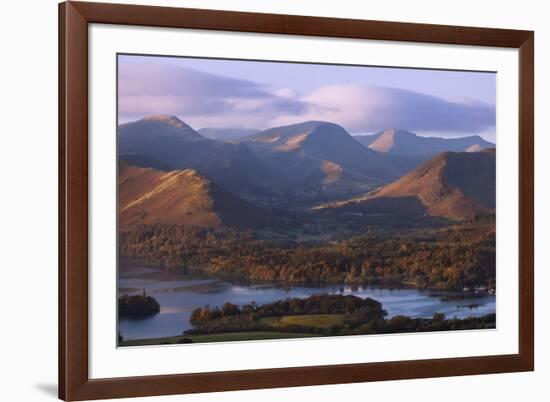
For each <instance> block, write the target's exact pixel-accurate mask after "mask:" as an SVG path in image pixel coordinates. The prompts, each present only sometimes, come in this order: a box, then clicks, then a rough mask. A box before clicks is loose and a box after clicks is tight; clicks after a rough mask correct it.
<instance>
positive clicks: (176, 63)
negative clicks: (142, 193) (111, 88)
mask: <svg viewBox="0 0 550 402" xmlns="http://www.w3.org/2000/svg"><path fill="white" fill-rule="evenodd" d="M495 104H496V74H495V73H492V72H472V71H448V70H447V71H444V70H425V69H405V68H391V67H369V66H343V65H327V64H306V63H286V62H266V61H245V60H224V59H199V58H184V57H159V56H138V55H119V56H118V113H119V123H124V122H128V121H135V120H139V119H141V118H143V117H145V116H149V115H156V114H167V115H175V116H177V117H179V118H180V119H181V120H183V121H185V122H186V123H187V124H189V125H190V126H191V127H193V128H195V129H200V128H205V127H215V128H254V129H267V128H271V127H276V126H282V125H288V124H294V123H299V122H303V121H308V120H322V121H330V122H333V123H336V124H339V125H341V126H343V127H344V128H345V129H346V130H348V132H350V133H352V134H369V133H375V132H378V131H381V130H385V129H388V128H395V129H405V130H409V131H413V132H415V133H417V134H419V135H424V136H437V137H448V138H450V137H461V136H466V135H481V136H482V137H483V138H485V139H487V140H489V141H493V142H494V141H495V124H496V108H495Z"/></svg>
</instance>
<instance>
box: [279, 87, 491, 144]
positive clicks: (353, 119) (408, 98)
mask: <svg viewBox="0 0 550 402" xmlns="http://www.w3.org/2000/svg"><path fill="white" fill-rule="evenodd" d="M302 100H303V101H304V102H307V103H308V104H313V105H317V106H318V108H317V109H316V110H311V111H310V112H309V113H307V114H305V115H303V116H300V118H301V119H302V120H304V119H305V120H328V121H333V122H337V123H339V124H341V125H342V126H344V127H345V128H346V129H348V130H350V131H353V132H373V131H378V130H383V129H386V128H403V129H407V130H412V131H422V132H426V133H429V132H440V133H456V134H457V135H460V134H461V133H462V134H463V133H480V132H486V131H490V129H491V127H494V126H495V108H494V106H491V105H488V104H486V103H483V102H479V101H475V100H471V99H453V100H447V99H442V98H438V97H435V96H431V95H426V94H422V93H418V92H413V91H407V90H403V89H397V88H388V87H375V86H355V85H334V86H326V87H323V88H320V89H318V90H317V91H314V92H312V93H311V94H308V95H306V96H305V97H303V98H302ZM275 120H276V121H275V123H281V124H289V123H294V122H295V116H280V117H279V118H277V119H275Z"/></svg>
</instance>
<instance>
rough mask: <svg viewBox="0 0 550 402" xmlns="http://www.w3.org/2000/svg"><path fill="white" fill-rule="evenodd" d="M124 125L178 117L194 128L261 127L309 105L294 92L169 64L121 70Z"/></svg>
mask: <svg viewBox="0 0 550 402" xmlns="http://www.w3.org/2000/svg"><path fill="white" fill-rule="evenodd" d="M118 87H119V99H118V102H119V103H118V107H119V113H120V116H121V119H122V120H131V119H138V118H141V117H143V116H146V115H152V114H173V115H178V116H180V117H181V118H182V119H184V120H186V121H187V122H188V123H190V124H191V125H193V126H194V127H197V128H198V127H205V126H208V127H227V126H228V125H231V126H241V127H245V126H248V127H261V126H263V125H264V124H265V122H266V118H267V119H269V117H273V116H281V115H285V116H293V115H297V114H300V113H303V112H304V111H305V109H306V105H305V104H304V102H302V101H299V100H296V99H295V98H296V96H295V95H296V94H295V93H293V92H291V91H290V90H288V91H282V92H281V94H278V93H277V91H271V90H270V89H269V88H268V87H267V86H265V85H262V84H258V83H255V82H252V81H247V80H239V79H234V78H227V77H221V76H217V75H213V74H207V73H203V72H200V71H196V70H192V69H188V68H183V67H179V66H174V65H168V64H153V63H148V64H124V63H121V64H120V65H119V82H118Z"/></svg>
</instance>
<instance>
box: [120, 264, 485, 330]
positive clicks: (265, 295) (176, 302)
mask: <svg viewBox="0 0 550 402" xmlns="http://www.w3.org/2000/svg"><path fill="white" fill-rule="evenodd" d="M118 286H119V293H120V294H124V293H128V294H135V293H142V292H143V290H144V289H145V290H146V292H147V295H149V296H153V297H154V298H155V299H156V300H157V301H158V302H159V304H160V306H161V309H160V313H159V314H157V315H155V316H153V317H151V318H146V319H139V320H135V319H133V320H129V319H123V320H120V322H119V330H120V332H121V334H122V335H123V336H124V339H141V338H160V337H165V336H174V335H181V333H182V332H183V331H185V330H187V329H190V328H191V327H192V326H191V324H189V316H190V315H191V312H192V311H193V310H194V309H196V308H197V307H202V306H204V305H210V306H212V307H213V306H221V305H222V304H223V303H225V302H231V303H233V304H237V305H243V304H250V303H251V302H256V304H258V305H262V304H266V303H271V302H274V301H277V300H282V299H286V298H292V297H299V298H304V297H308V296H309V295H312V294H320V293H334V294H340V293H342V294H346V295H348V294H352V295H356V296H360V297H367V296H368V297H372V298H373V299H376V300H378V301H379V302H381V303H382V306H383V308H384V309H386V311H387V312H388V317H392V316H394V315H407V316H410V317H414V318H421V317H422V318H429V317H432V315H433V314H434V313H444V314H445V315H446V316H447V317H448V318H451V317H454V316H456V317H458V318H464V317H468V316H480V315H485V314H489V313H494V312H495V296H494V295H490V294H483V295H481V297H471V298H465V299H461V300H452V301H448V300H447V301H444V300H442V298H443V297H444V296H446V295H447V296H451V295H456V294H460V295H463V293H456V292H454V293H453V292H442V291H425V290H424V291H421V290H416V289H393V290H392V289H377V288H372V287H361V286H358V287H355V286H347V285H346V286H337V285H334V286H326V287H305V286H290V287H289V286H286V285H285V286H274V285H258V284H245V285H243V284H235V283H230V282H228V281H224V280H218V279H204V278H198V277H197V276H191V275H185V274H180V273H167V272H161V271H158V270H153V269H148V268H135V267H133V268H132V269H129V268H128V267H122V268H121V269H120V272H119V283H118ZM478 296H479V295H478ZM472 304H478V305H479V307H476V308H468V307H467V306H468V305H472ZM461 306H462V307H461Z"/></svg>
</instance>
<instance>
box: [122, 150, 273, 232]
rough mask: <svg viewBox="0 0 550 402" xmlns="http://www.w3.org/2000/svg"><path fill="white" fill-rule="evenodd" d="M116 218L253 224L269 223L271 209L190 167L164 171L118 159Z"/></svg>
mask: <svg viewBox="0 0 550 402" xmlns="http://www.w3.org/2000/svg"><path fill="white" fill-rule="evenodd" d="M118 219H119V224H120V226H121V227H123V228H130V227H132V226H135V225H137V224H140V223H144V224H154V223H169V224H187V225H193V226H201V227H218V226H222V225H223V226H231V227H237V228H240V229H245V228H255V227H260V226H265V225H269V224H270V223H272V220H273V216H272V214H271V212H269V211H266V210H264V209H261V208H258V207H256V206H254V205H252V204H250V203H248V202H246V201H244V200H242V199H240V198H239V197H237V196H235V195H233V194H231V193H229V192H227V191H225V190H223V189H222V188H221V187H219V186H217V185H216V184H214V183H213V182H212V181H211V180H209V179H208V178H207V177H206V176H204V175H202V174H200V173H199V172H197V171H196V170H193V169H185V170H173V171H170V172H163V171H160V170H157V169H153V168H141V167H136V166H131V165H129V164H128V163H127V162H125V161H121V162H119V174H118Z"/></svg>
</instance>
